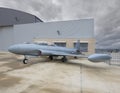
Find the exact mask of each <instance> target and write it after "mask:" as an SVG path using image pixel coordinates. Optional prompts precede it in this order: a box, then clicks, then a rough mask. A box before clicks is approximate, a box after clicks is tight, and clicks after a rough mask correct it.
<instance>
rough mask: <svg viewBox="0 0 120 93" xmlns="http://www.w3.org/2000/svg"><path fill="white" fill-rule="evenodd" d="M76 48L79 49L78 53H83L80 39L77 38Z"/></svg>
mask: <svg viewBox="0 0 120 93" xmlns="http://www.w3.org/2000/svg"><path fill="white" fill-rule="evenodd" d="M75 49H76V50H77V52H78V53H81V51H80V40H77V43H76V45H75Z"/></svg>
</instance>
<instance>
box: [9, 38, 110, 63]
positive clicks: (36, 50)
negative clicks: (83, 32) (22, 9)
mask: <svg viewBox="0 0 120 93" xmlns="http://www.w3.org/2000/svg"><path fill="white" fill-rule="evenodd" d="M8 51H9V52H11V53H14V54H19V55H24V59H23V63H24V64H27V61H28V59H27V58H26V56H49V59H51V60H53V59H54V57H56V56H62V58H61V61H62V62H66V61H67V57H66V56H72V57H78V58H79V57H80V58H88V60H89V61H92V62H103V61H106V60H110V59H111V56H110V55H108V54H92V55H90V56H85V55H84V54H82V52H81V50H80V41H79V40H78V41H77V43H76V46H75V48H66V47H60V46H57V45H46V44H34V43H33V44H15V45H12V46H10V47H9V48H8Z"/></svg>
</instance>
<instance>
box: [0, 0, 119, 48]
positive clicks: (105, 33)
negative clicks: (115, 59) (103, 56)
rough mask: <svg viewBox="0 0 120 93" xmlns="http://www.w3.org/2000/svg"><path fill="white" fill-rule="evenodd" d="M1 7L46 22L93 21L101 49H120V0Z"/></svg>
mask: <svg viewBox="0 0 120 93" xmlns="http://www.w3.org/2000/svg"><path fill="white" fill-rule="evenodd" d="M0 7H6V8H12V9H17V10H21V11H25V12H28V13H31V14H34V15H36V16H37V17H39V18H40V19H42V20H43V21H61V20H76V19H84V18H94V21H95V38H96V40H97V47H99V48H120V0H0Z"/></svg>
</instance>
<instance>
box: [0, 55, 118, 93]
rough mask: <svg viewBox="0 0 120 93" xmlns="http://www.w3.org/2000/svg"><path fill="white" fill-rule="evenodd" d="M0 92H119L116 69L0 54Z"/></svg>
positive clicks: (75, 62)
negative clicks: (24, 59) (23, 58)
mask: <svg viewBox="0 0 120 93" xmlns="http://www.w3.org/2000/svg"><path fill="white" fill-rule="evenodd" d="M0 93H120V66H109V65H108V64H106V63H91V62H89V61H87V60H85V59H72V60H69V61H68V62H65V63H63V62H60V60H58V59H56V60H54V61H49V60H48V59H47V58H41V57H39V58H30V60H29V63H28V64H23V63H22V57H21V56H16V55H13V54H10V53H0Z"/></svg>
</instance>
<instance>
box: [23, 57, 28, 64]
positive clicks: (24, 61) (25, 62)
mask: <svg viewBox="0 0 120 93" xmlns="http://www.w3.org/2000/svg"><path fill="white" fill-rule="evenodd" d="M27 62H28V59H27V58H26V56H25V57H24V59H23V64H27Z"/></svg>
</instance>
